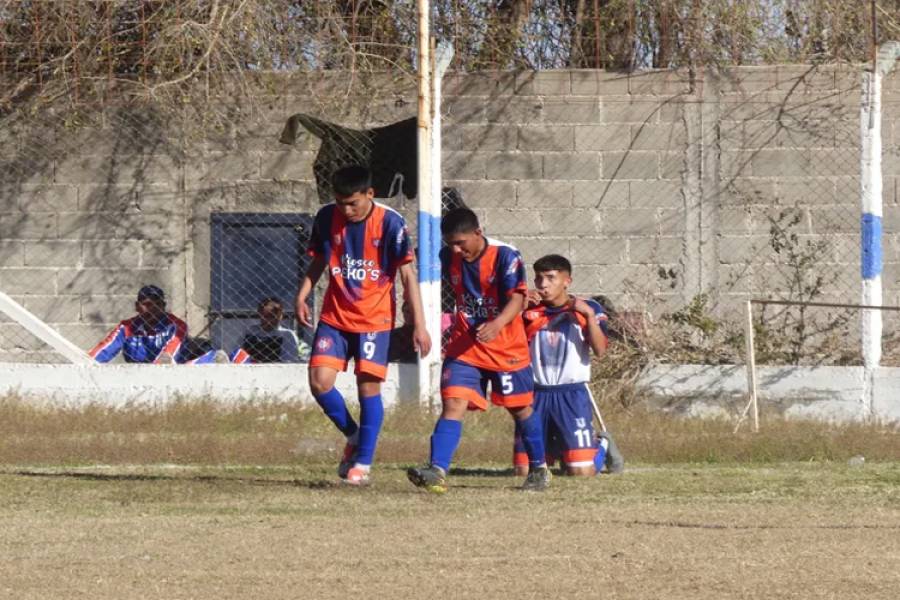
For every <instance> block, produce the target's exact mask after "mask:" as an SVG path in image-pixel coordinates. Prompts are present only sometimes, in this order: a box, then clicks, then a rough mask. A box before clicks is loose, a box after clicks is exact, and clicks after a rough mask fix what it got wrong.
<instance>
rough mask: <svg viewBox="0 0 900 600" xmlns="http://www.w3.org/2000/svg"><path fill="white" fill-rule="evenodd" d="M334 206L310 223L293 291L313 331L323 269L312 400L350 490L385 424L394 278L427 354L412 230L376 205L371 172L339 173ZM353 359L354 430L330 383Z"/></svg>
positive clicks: (360, 481)
mask: <svg viewBox="0 0 900 600" xmlns="http://www.w3.org/2000/svg"><path fill="white" fill-rule="evenodd" d="M332 187H333V189H334V197H335V201H334V202H333V203H332V204H328V205H326V206H324V207H322V208H321V209H320V210H319V212H318V213H317V214H316V218H315V221H314V222H313V231H312V235H311V239H310V243H309V249H308V251H307V252H308V253H309V254H310V256H312V263H311V264H310V266H309V269H308V270H307V272H306V275H305V277H304V278H303V280H302V282H301V285H300V291H299V292H298V294H297V300H296V309H297V317H298V320H299V321H300V322H301V323H302V324H304V325H306V326H307V327H312V321H311V314H310V309H309V305H308V304H307V299H308V298H309V294H310V293H311V292H312V290H313V288H314V287H315V285H316V282H318V280H319V278H320V277H321V276H322V273H323V272H324V271H325V270H326V268H327V270H328V273H329V276H330V278H329V281H328V289H327V290H326V292H325V300H324V303H323V306H322V314H321V315H320V316H319V325H318V327H317V328H316V336H315V340H314V341H313V349H312V355H311V358H310V363H309V367H310V368H309V385H310V389H311V390H312V393H313V396H314V397H315V398H316V402H318V403H319V405H320V406H321V407H322V410H323V411H325V414H326V415H327V416H328V418H329V419H331V421H332V422H333V423H334V424H335V426H336V427H337V428H338V429H339V430H340V431H341V433H343V434H344V436H346V438H347V443H346V445H345V446H344V454H343V457H342V458H341V462H340V464H339V466H338V476H339V477H340V478H341V479H342V480H343V481H344V482H345V483H348V484H350V485H366V484H368V483H369V470H370V468H371V465H372V460H373V458H374V455H375V446H376V445H377V442H378V433H379V432H380V431H381V424H382V421H383V420H384V405H383V404H382V401H381V382H382V381H384V378H385V375H386V374H387V359H388V345H389V342H390V337H391V329H393V327H394V315H395V313H396V299H395V294H394V280H395V278H396V276H397V275H399V277H400V280H401V281H402V282H403V289H404V292H405V294H406V299H407V301H408V302H409V303H410V304H411V307H412V314H413V320H414V321H415V324H414V329H413V343H414V344H415V347H416V349H417V350H418V352H419V354H420V355H421V356H425V355H427V354H428V352H429V351H430V349H431V338H430V337H429V335H428V332H427V331H426V329H425V318H424V312H423V310H422V301H421V296H420V294H419V285H418V281H417V278H416V272H415V269H414V268H413V264H412V263H413V249H412V247H411V244H410V239H409V230H408V229H407V227H406V222H405V221H404V219H403V217H402V216H401V215H400V214H399V213H398V212H396V211H394V210H392V209H391V208H389V207H387V206H384V205H383V204H380V203H378V202H375V201H374V198H375V190H374V189H373V187H372V174H371V173H370V171H369V170H368V169H366V168H365V167H361V166H356V165H354V166H348V167H343V168H341V169H338V170H337V171H336V172H335V173H334V175H333V177H332ZM350 358H353V360H354V363H355V372H356V384H357V390H358V392H359V406H360V411H359V412H360V415H359V425H357V423H356V422H355V421H354V420H353V417H352V416H351V414H350V411H349V410H348V409H347V404H346V402H345V401H344V397H343V396H342V395H341V393H340V392H339V391H338V390H337V389H335V387H334V383H335V380H336V378H337V373H338V371H344V370H346V368H347V363H348V362H349V360H350Z"/></svg>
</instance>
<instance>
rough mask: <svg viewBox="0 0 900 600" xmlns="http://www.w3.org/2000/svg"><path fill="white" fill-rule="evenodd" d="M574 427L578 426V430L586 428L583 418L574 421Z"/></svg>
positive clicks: (585, 421)
mask: <svg viewBox="0 0 900 600" xmlns="http://www.w3.org/2000/svg"><path fill="white" fill-rule="evenodd" d="M575 425H577V426H578V429H584V428H585V427H587V420H586V419H585V418H584V417H578V418H576V419H575Z"/></svg>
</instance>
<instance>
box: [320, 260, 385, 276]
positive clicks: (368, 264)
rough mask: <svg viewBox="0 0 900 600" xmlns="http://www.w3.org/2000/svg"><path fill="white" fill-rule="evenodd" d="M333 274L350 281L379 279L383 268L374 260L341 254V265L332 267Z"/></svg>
mask: <svg viewBox="0 0 900 600" xmlns="http://www.w3.org/2000/svg"><path fill="white" fill-rule="evenodd" d="M331 274H332V275H335V276H336V275H340V276H341V277H343V278H344V279H346V280H348V281H378V280H379V279H381V269H379V268H378V264H377V263H376V262H375V261H374V260H369V259H365V258H354V257H353V256H350V255H349V254H344V255H343V256H341V266H340V267H337V266H335V267H332V268H331Z"/></svg>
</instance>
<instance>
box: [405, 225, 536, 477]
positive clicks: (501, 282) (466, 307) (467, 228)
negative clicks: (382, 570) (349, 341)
mask: <svg viewBox="0 0 900 600" xmlns="http://www.w3.org/2000/svg"><path fill="white" fill-rule="evenodd" d="M441 234H442V236H443V238H444V242H445V243H446V244H447V247H445V248H443V249H442V250H441V267H442V269H443V275H444V277H445V278H446V279H447V280H449V282H450V285H451V286H452V288H453V291H454V295H455V298H456V314H455V317H454V322H453V329H452V333H451V335H450V340H449V341H448V342H447V347H446V351H445V355H446V356H445V360H444V366H443V370H442V373H441V401H442V404H443V410H442V412H441V416H440V418H439V419H438V421H437V423H436V424H435V426H434V433H433V434H432V436H431V459H430V462H429V464H428V465H426V466H425V467H414V468H411V469H409V470H408V471H407V477H409V480H410V481H411V482H412V483H413V484H415V485H416V486H418V487H421V488H425V489H426V490H427V491H429V492H434V493H443V492H445V491H446V490H447V482H446V477H447V472H448V471H449V469H450V463H451V461H452V459H453V454H454V453H455V452H456V447H457V445H458V444H459V441H460V438H461V437H462V420H463V417H464V416H465V414H466V410H485V409H487V406H488V402H487V398H486V395H487V385H488V383H490V385H491V401H492V402H493V403H494V404H497V405H499V406H503V407H504V408H506V409H507V410H508V411H509V412H510V414H511V415H512V416H513V418H514V419H515V420H516V422H517V425H518V428H519V431H520V432H521V438H522V441H523V443H524V445H525V448H526V451H527V453H528V459H529V467H530V468H529V473H528V478H527V479H526V480H525V483H524V484H523V485H522V488H523V489H525V490H532V491H541V490H543V489H545V488H546V487H547V485H548V484H549V482H550V471H549V469H547V465H546V463H545V462H544V433H543V429H542V427H541V420H540V418H538V416H537V415H536V414H535V413H534V411H533V410H532V408H531V402H532V390H533V389H534V381H533V376H532V371H531V361H530V357H529V354H528V342H527V340H526V337H525V326H524V323H523V321H522V309H523V308H524V306H525V294H526V293H527V288H526V285H525V265H524V263H523V262H522V255H521V254H519V251H518V250H516V249H515V248H513V247H512V246H508V245H506V244H503V243H501V242H498V241H496V240H492V239H489V238H486V237H485V236H484V235H483V234H482V230H481V226H480V225H479V223H478V217H477V216H476V215H475V213H474V212H472V211H471V210H469V209H468V208H456V209H453V210H451V211H449V212H448V213H447V214H446V215H445V216H444V218H443V220H442V221H441Z"/></svg>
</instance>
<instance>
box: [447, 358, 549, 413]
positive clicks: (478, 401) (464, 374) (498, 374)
mask: <svg viewBox="0 0 900 600" xmlns="http://www.w3.org/2000/svg"><path fill="white" fill-rule="evenodd" d="M488 382H490V383H491V402H493V403H494V404H496V405H497V406H503V407H506V408H516V407H521V406H529V405H530V404H531V401H532V397H533V395H534V394H533V391H532V390H533V389H534V375H533V374H532V371H531V365H528V366H527V367H525V368H524V369H519V370H518V371H492V370H491V369H482V368H481V367H475V366H473V365H470V364H469V363H465V362H462V361H461V360H456V359H453V358H448V359H446V360H445V361H444V367H443V370H442V372H441V398H460V399H462V400H467V401H468V402H469V410H486V409H487V407H488V403H487V384H488Z"/></svg>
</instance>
